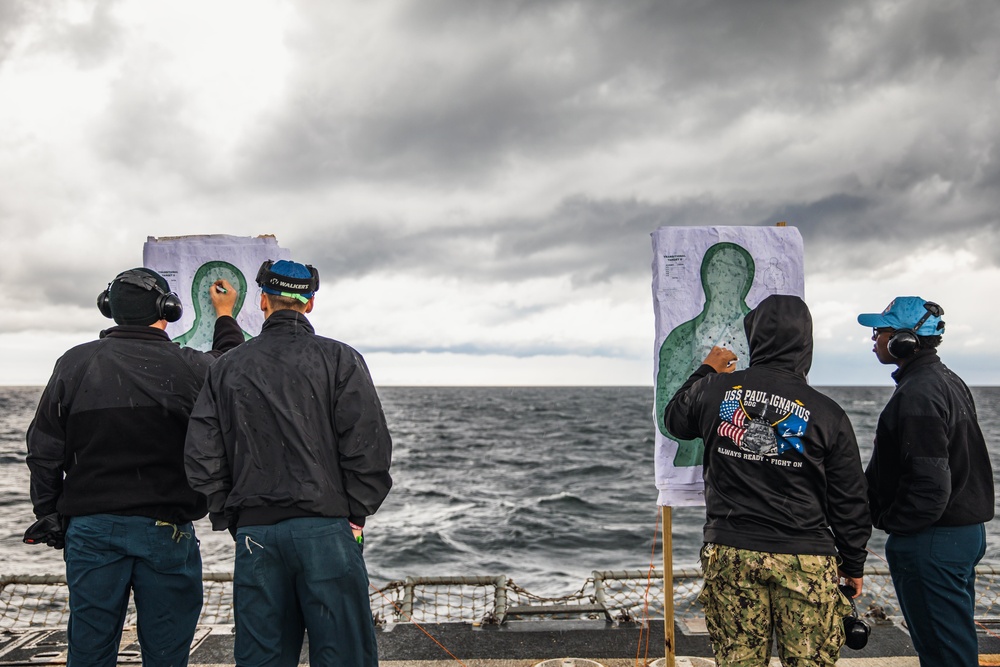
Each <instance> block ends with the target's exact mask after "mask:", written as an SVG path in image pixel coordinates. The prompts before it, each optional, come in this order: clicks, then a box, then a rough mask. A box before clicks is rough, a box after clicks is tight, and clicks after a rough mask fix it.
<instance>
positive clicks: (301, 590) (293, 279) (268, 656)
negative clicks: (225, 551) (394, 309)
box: [185, 260, 392, 667]
mask: <svg viewBox="0 0 1000 667" xmlns="http://www.w3.org/2000/svg"><path fill="white" fill-rule="evenodd" d="M257 283H258V285H260V286H261V302H260V303H261V310H263V311H264V313H265V317H266V319H265V321H264V326H263V328H262V329H261V332H260V335H259V336H258V337H256V338H254V339H253V340H250V341H248V342H247V343H246V344H245V345H243V346H242V347H240V349H238V350H234V352H233V354H231V355H226V356H225V357H224V358H223V359H221V360H220V361H219V363H218V364H216V365H215V366H213V367H212V369H211V370H210V371H209V375H208V381H207V382H206V383H205V386H204V388H203V389H202V391H201V394H200V396H199V397H198V402H197V405H196V406H195V409H194V412H193V413H192V415H191V424H190V427H189V429H188V436H187V444H186V450H185V463H186V466H187V474H188V480H189V482H190V483H191V486H192V487H193V488H194V489H196V490H198V491H200V492H201V493H203V494H205V495H206V496H207V498H208V506H209V511H210V513H211V515H212V521H213V526H214V527H215V528H216V530H224V529H226V528H228V529H230V530H231V531H232V532H233V534H234V536H235V538H236V564H235V570H234V575H233V583H234V587H235V592H236V593H235V595H236V608H235V611H236V644H235V654H236V662H237V664H239V665H246V666H248V667H249V666H252V665H265V664H267V665H289V666H290V665H296V664H298V659H299V653H300V650H301V647H302V641H303V631H304V629H305V628H308V630H309V662H310V664H312V665H317V666H322V665H328V666H337V667H355V666H357V667H361V666H367V665H375V664H377V662H378V655H377V651H378V648H377V645H376V643H375V628H374V625H373V623H372V616H371V609H370V606H369V602H368V574H367V571H366V569H365V563H364V559H363V557H362V548H361V545H360V541H361V539H362V533H361V529H362V527H363V526H364V524H365V519H366V517H368V516H369V515H371V514H374V513H375V511H376V510H377V509H378V508H379V506H380V505H381V504H382V501H383V500H384V499H385V497H386V495H387V494H388V493H389V489H390V487H391V486H392V478H391V477H390V476H389V465H390V460H391V453H392V440H391V438H390V436H389V429H388V427H387V426H386V422H385V415H384V414H383V412H382V405H381V403H380V402H379V398H378V394H377V393H376V390H375V386H374V384H373V382H372V379H371V376H370V375H369V373H368V367H367V366H366V365H365V362H364V359H363V358H362V357H361V355H360V354H359V353H358V352H357V351H356V350H354V349H353V348H351V347H350V346H348V345H346V344H344V343H341V342H339V341H336V340H333V339H330V338H325V337H323V336H318V335H316V332H315V330H314V329H313V326H312V324H310V322H309V320H308V319H307V318H306V314H308V313H309V312H311V311H312V308H313V304H314V298H315V297H314V294H315V292H316V290H317V289H318V288H319V275H318V272H316V270H315V269H313V268H312V267H309V266H305V265H303V264H299V263H297V262H290V261H285V260H282V261H279V262H274V263H271V262H270V261H268V262H265V263H264V265H263V266H262V267H261V270H260V272H259V273H258V276H257Z"/></svg>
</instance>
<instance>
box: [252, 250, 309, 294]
mask: <svg viewBox="0 0 1000 667" xmlns="http://www.w3.org/2000/svg"><path fill="white" fill-rule="evenodd" d="M272 266H274V261H272V260H270V259H267V260H264V263H263V264H261V265H260V269H258V270H257V278H256V279H255V282H256V283H257V284H258V285H260V286H261V287H270V288H271V289H275V290H278V291H279V292H291V293H292V294H311V293H313V292H316V291H318V290H319V271H317V270H316V269H315V268H314V267H313V266H312V264H306V268H307V269H309V277H308V278H289V277H288V276H283V275H281V274H278V273H274V272H273V271H271V267H272Z"/></svg>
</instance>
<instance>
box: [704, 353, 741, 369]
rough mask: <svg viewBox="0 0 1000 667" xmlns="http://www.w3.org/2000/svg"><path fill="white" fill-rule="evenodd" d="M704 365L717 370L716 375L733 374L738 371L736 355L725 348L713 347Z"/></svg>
mask: <svg viewBox="0 0 1000 667" xmlns="http://www.w3.org/2000/svg"><path fill="white" fill-rule="evenodd" d="M702 363H705V364H708V365H709V366H711V367H712V368H714V369H715V372H716V373H732V372H733V371H735V370H736V354H735V353H734V352H732V351H731V350H727V349H726V348H724V347H718V346H716V347H713V348H712V351H711V352H709V353H708V356H707V357H705V361H703V362H702Z"/></svg>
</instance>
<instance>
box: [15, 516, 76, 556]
mask: <svg viewBox="0 0 1000 667" xmlns="http://www.w3.org/2000/svg"><path fill="white" fill-rule="evenodd" d="M24 543H25V544H45V545H47V546H50V547H52V548H53V549H62V548H63V547H64V546H66V530H65V528H63V522H62V517H60V516H59V515H58V514H46V515H45V516H43V517H42V518H41V519H39V520H38V521H36V522H35V523H33V524H31V525H30V526H28V530H26V531H24Z"/></svg>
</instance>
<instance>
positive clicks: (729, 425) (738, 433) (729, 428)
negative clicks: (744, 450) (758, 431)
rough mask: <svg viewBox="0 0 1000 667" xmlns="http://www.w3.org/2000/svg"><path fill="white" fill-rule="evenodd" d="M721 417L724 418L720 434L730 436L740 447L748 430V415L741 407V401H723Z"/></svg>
mask: <svg viewBox="0 0 1000 667" xmlns="http://www.w3.org/2000/svg"><path fill="white" fill-rule="evenodd" d="M719 417H720V418H721V419H722V423H721V424H719V429H718V432H719V435H721V436H724V437H726V438H729V439H730V440H732V441H733V442H734V443H736V446H737V447H739V446H740V442H742V440H743V434H744V433H746V431H747V428H746V426H745V424H746V421H747V415H746V413H745V412H743V408H741V407H740V402H739V401H738V400H729V401H723V402H722V405H720V406H719Z"/></svg>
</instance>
